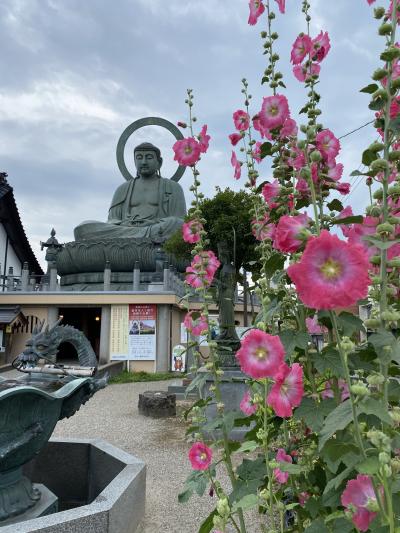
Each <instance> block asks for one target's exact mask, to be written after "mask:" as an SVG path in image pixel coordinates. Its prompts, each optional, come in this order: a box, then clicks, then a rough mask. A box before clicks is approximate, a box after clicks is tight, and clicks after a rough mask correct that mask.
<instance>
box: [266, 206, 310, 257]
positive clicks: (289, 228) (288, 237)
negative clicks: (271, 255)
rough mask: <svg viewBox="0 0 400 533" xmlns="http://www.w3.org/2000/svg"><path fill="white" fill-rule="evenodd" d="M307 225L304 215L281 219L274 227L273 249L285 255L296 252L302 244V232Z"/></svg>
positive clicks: (306, 217) (307, 221) (287, 216)
mask: <svg viewBox="0 0 400 533" xmlns="http://www.w3.org/2000/svg"><path fill="white" fill-rule="evenodd" d="M308 225H309V217H308V216H307V215H306V214H303V215H297V216H289V215H284V216H283V217H281V218H280V219H279V223H278V225H277V226H276V231H275V239H274V243H273V246H274V248H275V249H276V250H279V251H281V252H285V253H293V252H297V250H298V249H299V248H300V246H302V244H303V242H304V238H303V237H302V231H303V230H305V229H306V228H307V227H308Z"/></svg>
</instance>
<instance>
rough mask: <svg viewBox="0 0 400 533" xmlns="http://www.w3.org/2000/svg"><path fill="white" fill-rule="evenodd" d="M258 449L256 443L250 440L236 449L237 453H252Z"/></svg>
mask: <svg viewBox="0 0 400 533" xmlns="http://www.w3.org/2000/svg"><path fill="white" fill-rule="evenodd" d="M258 447H259V444H258V442H256V441H254V440H250V441H248V442H244V443H243V444H242V445H241V446H240V448H238V449H237V450H236V451H237V452H254V450H256V449H257V448H258Z"/></svg>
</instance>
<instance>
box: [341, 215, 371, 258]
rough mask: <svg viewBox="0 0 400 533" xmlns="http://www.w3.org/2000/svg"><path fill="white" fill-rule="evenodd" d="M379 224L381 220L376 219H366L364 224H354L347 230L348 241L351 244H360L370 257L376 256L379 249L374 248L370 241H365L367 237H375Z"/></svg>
mask: <svg viewBox="0 0 400 533" xmlns="http://www.w3.org/2000/svg"><path fill="white" fill-rule="evenodd" d="M378 224H379V219H378V218H375V217H369V216H367V217H364V219H363V222H362V224H353V226H352V227H351V228H349V229H348V230H347V239H348V242H349V244H358V245H360V246H362V248H364V250H366V251H367V253H368V257H371V256H372V255H375V254H376V253H378V252H377V248H376V247H375V246H372V245H371V244H370V243H369V242H368V241H366V240H364V237H366V236H367V235H374V234H375V233H376V226H377V225H378Z"/></svg>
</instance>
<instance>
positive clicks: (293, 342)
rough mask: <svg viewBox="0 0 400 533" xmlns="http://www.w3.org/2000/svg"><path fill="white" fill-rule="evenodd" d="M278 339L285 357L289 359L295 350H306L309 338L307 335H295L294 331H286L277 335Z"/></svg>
mask: <svg viewBox="0 0 400 533" xmlns="http://www.w3.org/2000/svg"><path fill="white" fill-rule="evenodd" d="M279 338H280V339H281V341H282V344H283V347H284V348H285V353H286V356H287V357H289V356H290V355H291V354H292V352H293V350H294V349H295V348H300V349H302V350H304V349H305V348H307V345H308V343H309V342H311V337H310V335H309V334H308V333H301V332H300V333H297V332H296V331H295V330H294V329H287V330H284V331H281V332H280V333H279Z"/></svg>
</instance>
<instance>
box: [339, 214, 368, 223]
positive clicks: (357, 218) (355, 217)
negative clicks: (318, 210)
mask: <svg viewBox="0 0 400 533" xmlns="http://www.w3.org/2000/svg"><path fill="white" fill-rule="evenodd" d="M363 220H364V217H363V216H362V215H352V216H350V217H344V218H335V219H334V220H332V224H362V223H363Z"/></svg>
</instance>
